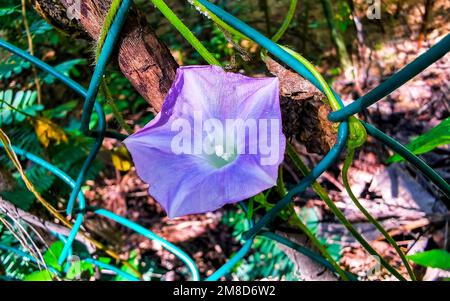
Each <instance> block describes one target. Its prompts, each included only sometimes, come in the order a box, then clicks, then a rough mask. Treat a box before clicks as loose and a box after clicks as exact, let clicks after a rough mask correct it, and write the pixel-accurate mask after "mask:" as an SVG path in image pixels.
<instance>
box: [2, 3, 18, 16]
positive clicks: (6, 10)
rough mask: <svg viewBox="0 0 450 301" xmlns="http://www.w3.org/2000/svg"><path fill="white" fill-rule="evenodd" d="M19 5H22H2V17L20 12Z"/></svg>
mask: <svg viewBox="0 0 450 301" xmlns="http://www.w3.org/2000/svg"><path fill="white" fill-rule="evenodd" d="M19 7H20V5H17V6H9V7H0V17H4V16H7V15H12V14H14V13H20V9H19Z"/></svg>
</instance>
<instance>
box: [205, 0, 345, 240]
mask: <svg viewBox="0 0 450 301" xmlns="http://www.w3.org/2000/svg"><path fill="white" fill-rule="evenodd" d="M199 2H200V3H201V4H202V5H203V6H205V7H206V8H207V9H208V10H209V11H211V12H212V13H213V14H215V15H216V16H217V17H219V18H220V19H222V20H223V21H224V22H225V23H227V24H228V25H230V26H231V27H233V28H235V29H236V30H238V31H239V32H241V33H243V34H244V35H245V36H247V37H249V38H250V39H252V40H254V41H255V42H256V43H258V44H259V45H261V47H263V48H265V49H267V51H268V52H270V53H272V54H273V55H275V56H276V57H278V58H279V59H280V60H281V61H283V62H284V63H286V64H287V65H288V66H289V67H291V68H292V69H294V70H295V71H296V72H298V73H299V74H300V75H302V76H303V77H304V78H306V79H307V80H309V81H310V82H311V83H312V84H313V85H314V86H316V87H317V88H318V89H319V90H321V91H322V90H323V89H322V86H321V85H320V83H319V81H318V80H317V79H316V78H315V77H314V75H313V74H312V73H311V71H309V70H308V69H307V68H306V67H305V66H304V65H303V64H301V63H300V62H299V61H298V60H297V59H296V58H294V57H293V56H292V55H290V54H289V53H288V52H286V51H285V50H283V49H282V48H281V47H280V46H278V45H277V44H276V43H274V42H273V41H271V40H270V39H269V38H267V37H265V36H264V35H262V34H261V33H259V32H258V31H256V30H255V29H253V28H251V27H250V26H248V25H247V24H245V23H244V22H242V21H241V20H239V19H237V18H236V17H234V16H232V15H231V14H229V13H227V12H225V11H224V10H223V9H221V8H220V7H218V6H216V5H214V4H212V3H210V2H208V1H206V0H199ZM333 93H334V94H335V95H336V96H337V97H336V98H337V100H338V102H339V103H340V104H341V105H342V101H341V99H340V98H339V97H338V95H337V94H336V93H335V92H334V91H333ZM347 137H348V125H347V123H346V122H343V123H342V124H341V125H340V126H339V133H338V139H337V143H336V145H335V146H334V147H333V148H332V149H331V150H330V152H329V153H328V154H327V155H326V156H325V157H324V158H323V160H322V161H321V162H319V164H318V165H317V166H316V167H315V168H314V169H313V170H312V171H311V173H310V174H309V175H308V176H306V177H305V178H304V179H303V180H302V181H300V183H299V184H298V185H297V186H296V187H295V188H294V189H292V190H291V191H290V192H289V194H287V195H286V196H285V197H284V198H283V199H282V200H281V201H279V202H278V203H277V204H276V205H275V207H274V208H272V209H271V210H270V211H269V212H268V213H267V214H266V215H265V216H264V217H263V218H261V220H259V221H258V223H257V224H256V226H255V227H253V228H252V229H251V230H250V231H249V232H248V233H247V234H246V235H245V238H246V239H249V238H251V237H253V236H254V235H256V234H257V233H258V231H260V230H261V229H262V228H263V227H264V226H265V225H267V223H269V222H270V221H272V220H273V219H274V218H275V217H276V216H277V215H278V213H279V212H280V211H281V210H282V209H283V208H284V207H285V206H286V205H287V204H289V202H290V201H291V198H292V197H293V196H294V195H296V194H298V193H301V192H303V191H304V190H305V189H306V188H307V187H308V186H309V185H310V184H311V183H313V182H314V181H315V180H316V179H317V177H319V176H320V175H321V174H322V173H323V172H324V171H325V170H327V169H328V168H329V167H330V166H331V165H332V164H333V162H334V161H335V160H336V159H337V158H338V156H339V154H340V153H341V151H342V149H343V148H344V146H345V143H346V140H347Z"/></svg>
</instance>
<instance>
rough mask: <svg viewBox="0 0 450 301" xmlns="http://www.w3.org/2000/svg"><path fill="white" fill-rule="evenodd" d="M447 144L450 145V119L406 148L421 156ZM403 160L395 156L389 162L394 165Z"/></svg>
mask: <svg viewBox="0 0 450 301" xmlns="http://www.w3.org/2000/svg"><path fill="white" fill-rule="evenodd" d="M446 144H450V117H449V118H447V119H445V120H443V121H442V122H441V123H440V124H439V125H438V126H436V127H435V128H432V129H431V130H429V131H428V132H426V133H425V134H423V135H420V136H419V137H417V138H416V139H414V140H413V141H412V142H411V143H409V144H408V145H406V148H407V149H409V150H410V151H412V152H413V153H414V154H416V155H420V154H424V153H427V152H429V151H432V150H433V149H435V148H436V147H439V146H442V145H446ZM403 160H404V159H403V158H402V157H401V156H400V155H398V154H395V155H394V156H392V157H390V158H389V159H388V162H389V163H393V162H400V161H403Z"/></svg>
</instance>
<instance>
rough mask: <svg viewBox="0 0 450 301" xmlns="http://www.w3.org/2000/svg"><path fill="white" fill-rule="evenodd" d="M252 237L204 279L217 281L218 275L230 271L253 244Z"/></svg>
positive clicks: (220, 275)
mask: <svg viewBox="0 0 450 301" xmlns="http://www.w3.org/2000/svg"><path fill="white" fill-rule="evenodd" d="M253 240H254V238H253V237H252V238H250V239H248V240H247V241H246V242H245V243H244V245H243V246H242V247H241V248H240V249H239V251H237V252H236V254H234V255H233V257H232V258H231V259H230V260H228V261H227V262H226V263H225V264H224V265H223V266H221V267H220V268H219V269H217V271H215V272H214V274H212V275H211V276H209V277H208V278H206V281H217V280H219V279H220V277H222V276H225V275H226V274H228V273H229V272H230V270H231V269H232V268H233V267H234V266H235V265H236V264H238V263H239V261H241V259H242V258H244V257H245V255H247V253H248V252H249V251H250V249H251V248H252V245H253Z"/></svg>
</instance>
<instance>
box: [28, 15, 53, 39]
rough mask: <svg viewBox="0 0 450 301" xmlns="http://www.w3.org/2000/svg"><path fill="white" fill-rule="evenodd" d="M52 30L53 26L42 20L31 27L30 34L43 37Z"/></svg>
mask: <svg viewBox="0 0 450 301" xmlns="http://www.w3.org/2000/svg"><path fill="white" fill-rule="evenodd" d="M50 30H52V26H51V25H50V24H48V23H47V22H45V20H43V19H40V20H38V21H36V22H34V23H33V24H31V26H30V33H31V34H32V35H41V34H44V33H46V32H48V31H50ZM24 34H26V33H25V31H24Z"/></svg>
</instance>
